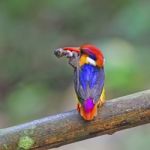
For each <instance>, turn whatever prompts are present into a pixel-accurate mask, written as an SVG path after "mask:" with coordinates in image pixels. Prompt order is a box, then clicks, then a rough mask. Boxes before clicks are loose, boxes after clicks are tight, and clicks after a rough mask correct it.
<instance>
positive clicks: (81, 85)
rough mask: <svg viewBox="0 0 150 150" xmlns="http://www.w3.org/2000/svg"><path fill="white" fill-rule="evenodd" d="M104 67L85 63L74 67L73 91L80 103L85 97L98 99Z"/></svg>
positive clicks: (102, 84) (101, 87)
mask: <svg viewBox="0 0 150 150" xmlns="http://www.w3.org/2000/svg"><path fill="white" fill-rule="evenodd" d="M104 80H105V75H104V69H103V68H99V67H96V66H93V65H91V64H85V65H83V66H82V67H80V68H79V70H78V69H75V79H74V81H75V82H74V83H75V91H76V93H77V96H78V98H79V100H80V102H81V103H82V102H83V101H84V100H86V99H87V98H89V97H91V98H92V99H93V100H94V101H95V102H96V101H97V100H99V97H100V95H101V93H102V89H103V86H104Z"/></svg>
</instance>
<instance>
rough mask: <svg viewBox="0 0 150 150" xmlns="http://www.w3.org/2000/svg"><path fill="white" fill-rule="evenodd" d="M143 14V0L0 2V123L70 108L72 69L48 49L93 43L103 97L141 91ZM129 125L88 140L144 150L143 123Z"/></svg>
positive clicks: (148, 30)
mask: <svg viewBox="0 0 150 150" xmlns="http://www.w3.org/2000/svg"><path fill="white" fill-rule="evenodd" d="M149 15H150V1H149V0H126V1H125V0H113V1H110V0H101V1H99V0H92V1H90V0H74V1H73V0H62V1H60V0H49V1H48V0H46V1H39V0H7V1H6V0H1V1H0V128H3V127H8V126H12V125H15V124H19V123H23V122H26V121H30V120H33V119H37V118H40V117H44V116H47V115H50V114H56V113H58V112H62V111H67V110H70V109H73V108H75V105H76V96H75V93H74V89H73V70H72V68H71V67H70V66H69V65H68V63H67V60H66V59H64V58H62V59H57V58H56V57H55V56H54V54H53V51H54V49H55V48H59V47H63V46H79V45H81V44H83V43H93V44H95V45H96V46H98V47H100V48H101V49H102V51H103V53H104V55H105V59H106V65H105V71H106V84H105V85H106V92H107V99H110V98H114V97H118V96H122V95H127V94H130V93H134V92H137V91H142V90H145V89H148V88H149V87H150V79H149V77H150V67H149V65H150V60H149V59H150V17H149ZM133 130H134V129H133ZM130 131H131V130H130ZM130 131H129V132H127V133H124V134H121V135H120V133H118V134H116V135H114V136H112V138H113V140H112V139H111V138H110V137H109V138H108V137H107V136H104V137H102V138H99V139H98V138H94V139H95V140H91V144H90V145H93V147H94V149H98V150H99V149H100V148H101V149H106V150H107V149H110V148H111V150H113V149H115V150H116V149H120V147H121V148H122V149H123V148H124V149H127V150H130V149H131V150H134V149H135V150H141V148H143V149H144V150H149V149H147V148H148V147H150V143H149V142H148V141H150V140H147V139H150V128H149V127H147V126H146V127H145V126H143V127H141V128H140V129H135V131H134V132H133V131H131V133H132V136H131V133H130ZM148 131H149V134H144V133H147V132H148ZM123 132H125V131H123ZM122 135H123V136H122ZM118 136H119V138H118ZM120 136H121V138H120ZM96 141H97V142H96ZM106 141H108V144H109V146H110V148H109V147H108V144H105V143H107V142H106ZM118 141H119V142H118ZM131 141H132V142H131ZM137 141H140V142H137ZM81 143H82V144H80V143H76V144H72V145H71V147H67V146H66V147H63V148H60V149H70V148H72V149H83V150H84V149H90V147H89V146H88V145H89V144H88V143H89V141H88V143H87V141H84V142H81ZM102 145H103V146H102ZM114 145H115V146H114ZM86 146H87V147H86ZM101 146H102V147H101ZM113 146H114V147H113ZM85 147H86V148H85Z"/></svg>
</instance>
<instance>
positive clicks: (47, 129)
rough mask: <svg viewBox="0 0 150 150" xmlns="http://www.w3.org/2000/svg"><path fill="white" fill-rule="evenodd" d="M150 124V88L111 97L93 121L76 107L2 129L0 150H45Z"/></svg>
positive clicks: (0, 131)
mask: <svg viewBox="0 0 150 150" xmlns="http://www.w3.org/2000/svg"><path fill="white" fill-rule="evenodd" d="M146 123H150V90H147V91H143V92H139V93H136V94H132V95H129V96H125V97H120V98H117V99H113V100H109V101H107V102H106V103H105V105H104V106H103V107H102V109H101V110H99V112H98V115H97V117H96V118H95V119H94V120H93V121H84V120H83V119H82V118H81V117H80V115H79V114H78V112H77V111H76V110H73V111H69V112H66V113H61V114H57V115H54V116H49V117H46V118H43V119H39V120H35V121H32V122H29V123H25V124H22V125H18V126H14V127H10V128H5V129H1V130H0V150H7V149H8V150H16V149H31V150H34V149H36V150H45V149H48V148H54V147H59V146H61V145H65V144H68V143H73V142H76V141H81V140H84V139H88V138H92V137H96V136H99V135H104V134H113V133H115V132H117V131H119V130H123V129H127V128H131V127H135V126H138V125H142V124H146Z"/></svg>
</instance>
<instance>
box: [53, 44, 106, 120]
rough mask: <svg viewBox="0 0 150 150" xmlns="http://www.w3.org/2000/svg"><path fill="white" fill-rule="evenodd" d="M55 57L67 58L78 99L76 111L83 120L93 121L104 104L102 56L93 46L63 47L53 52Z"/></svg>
mask: <svg viewBox="0 0 150 150" xmlns="http://www.w3.org/2000/svg"><path fill="white" fill-rule="evenodd" d="M55 54H56V56H59V57H61V56H67V57H68V58H69V64H71V65H72V66H73V67H74V88H75V92H76V95H77V98H78V104H77V110H78V111H79V113H80V115H81V116H82V117H83V119H85V120H93V119H94V117H95V116H96V115H97V109H98V107H101V106H102V105H103V104H104V102H105V90H104V80H105V73H104V56H103V53H102V51H101V50H100V49H99V48H97V47H96V46H94V45H91V44H84V45H81V46H80V47H64V48H60V49H57V50H56V51H55Z"/></svg>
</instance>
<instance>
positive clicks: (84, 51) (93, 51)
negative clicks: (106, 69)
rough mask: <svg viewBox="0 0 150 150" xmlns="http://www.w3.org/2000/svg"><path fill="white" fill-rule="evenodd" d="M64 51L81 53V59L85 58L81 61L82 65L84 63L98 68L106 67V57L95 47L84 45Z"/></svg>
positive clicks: (66, 48) (65, 48) (67, 48)
mask: <svg viewBox="0 0 150 150" xmlns="http://www.w3.org/2000/svg"><path fill="white" fill-rule="evenodd" d="M63 49H64V50H69V51H71V52H76V53H80V55H81V57H82V56H84V57H83V58H82V60H81V65H82V64H84V63H88V62H89V63H91V64H93V65H97V66H98V67H103V66H104V56H103V53H102V51H101V50H100V49H99V48H97V47H96V46H94V45H91V44H84V45H81V46H80V47H64V48H63Z"/></svg>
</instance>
